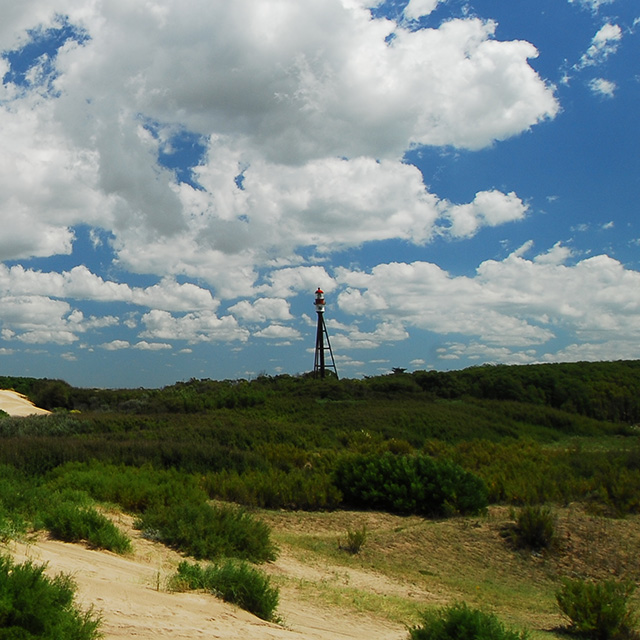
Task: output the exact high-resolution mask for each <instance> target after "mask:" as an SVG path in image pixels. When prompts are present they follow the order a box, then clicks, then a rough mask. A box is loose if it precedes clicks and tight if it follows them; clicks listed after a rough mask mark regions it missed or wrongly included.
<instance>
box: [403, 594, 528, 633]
mask: <svg viewBox="0 0 640 640" xmlns="http://www.w3.org/2000/svg"><path fill="white" fill-rule="evenodd" d="M528 637H529V634H528V633H527V632H526V631H514V630H512V629H508V628H507V627H505V626H504V624H503V623H502V622H501V621H500V620H499V619H498V618H497V617H496V616H495V615H493V614H491V613H485V612H483V611H480V610H479V609H472V608H470V607H469V606H468V605H467V604H465V603H460V604H454V605H451V606H448V607H444V608H442V609H438V610H434V611H426V612H425V613H423V614H422V623H421V624H420V625H419V626H416V627H412V628H410V629H409V638H410V640H526V639H527V638H528Z"/></svg>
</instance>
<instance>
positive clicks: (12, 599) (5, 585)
mask: <svg viewBox="0 0 640 640" xmlns="http://www.w3.org/2000/svg"><path fill="white" fill-rule="evenodd" d="M74 594H75V585H74V583H73V581H72V580H71V578H69V577H68V576H65V575H58V576H56V577H55V578H49V577H48V576H46V575H45V573H44V567H43V566H36V565H34V564H32V563H31V562H25V563H24V564H18V565H16V564H14V563H13V561H12V560H10V559H9V558H3V557H0V603H1V605H0V638H3V639H4V638H7V639H9V638H11V639H15V640H18V639H20V640H32V639H33V640H35V639H36V638H37V639H38V640H62V639H73V640H94V639H95V638H99V637H100V633H99V627H100V619H99V618H98V617H96V616H94V614H93V612H92V611H88V612H82V611H79V610H78V609H77V608H76V607H75V603H74Z"/></svg>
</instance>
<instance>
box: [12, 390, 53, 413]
mask: <svg viewBox="0 0 640 640" xmlns="http://www.w3.org/2000/svg"><path fill="white" fill-rule="evenodd" d="M0 409H2V411H6V412H7V413H8V414H9V415H10V416H19V417H24V416H33V415H43V414H47V413H51V412H50V411H47V410H46V409H40V408H39V407H36V406H35V405H34V404H33V402H31V400H29V399H28V398H27V397H26V396H23V395H22V394H21V393H17V392H16V391H8V390H7V389H0Z"/></svg>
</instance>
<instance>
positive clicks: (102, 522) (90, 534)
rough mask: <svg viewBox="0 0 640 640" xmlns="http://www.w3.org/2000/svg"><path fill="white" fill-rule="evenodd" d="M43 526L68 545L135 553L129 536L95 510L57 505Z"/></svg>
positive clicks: (74, 504) (74, 505)
mask: <svg viewBox="0 0 640 640" xmlns="http://www.w3.org/2000/svg"><path fill="white" fill-rule="evenodd" d="M43 524H44V526H45V528H46V529H48V530H49V531H50V533H51V535H52V536H53V537H54V538H57V539H58V540H63V541H64V542H80V541H86V542H88V543H89V544H90V545H91V546H93V547H96V548H98V549H107V550H109V551H115V552H116V553H128V552H130V551H131V540H130V539H129V538H128V536H126V535H125V534H124V533H123V532H122V531H120V529H118V527H116V526H115V525H114V524H113V522H111V520H109V518H107V517H106V516H105V515H103V514H101V513H99V512H98V511H96V510H95V509H94V508H93V507H89V506H84V505H79V504H77V503H74V502H60V503H57V504H56V505H55V506H53V507H51V508H50V509H49V510H48V511H47V512H46V513H45V514H44V517H43Z"/></svg>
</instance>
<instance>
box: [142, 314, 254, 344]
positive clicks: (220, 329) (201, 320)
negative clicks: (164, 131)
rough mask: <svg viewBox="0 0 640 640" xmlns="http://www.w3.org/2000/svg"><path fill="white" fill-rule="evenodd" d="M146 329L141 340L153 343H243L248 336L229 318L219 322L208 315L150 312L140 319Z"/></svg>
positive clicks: (224, 317) (213, 316)
mask: <svg viewBox="0 0 640 640" xmlns="http://www.w3.org/2000/svg"><path fill="white" fill-rule="evenodd" d="M142 322H143V324H144V325H145V327H146V329H145V330H144V331H143V332H142V333H141V334H140V337H141V338H151V339H155V340H185V341H187V342H189V343H199V342H234V341H240V342H245V341H246V340H247V339H248V337H249V332H248V331H247V330H246V329H243V328H242V327H240V326H239V325H238V323H237V321H236V319H235V318H233V317H232V316H223V317H222V318H219V317H218V316H217V315H216V314H215V313H211V312H206V311H203V312H194V313H187V314H185V315H183V316H178V317H176V316H172V315H171V314H170V313H168V312H167V311H160V310H156V309H154V310H152V311H150V312H149V313H146V314H145V315H144V316H143V317H142Z"/></svg>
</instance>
